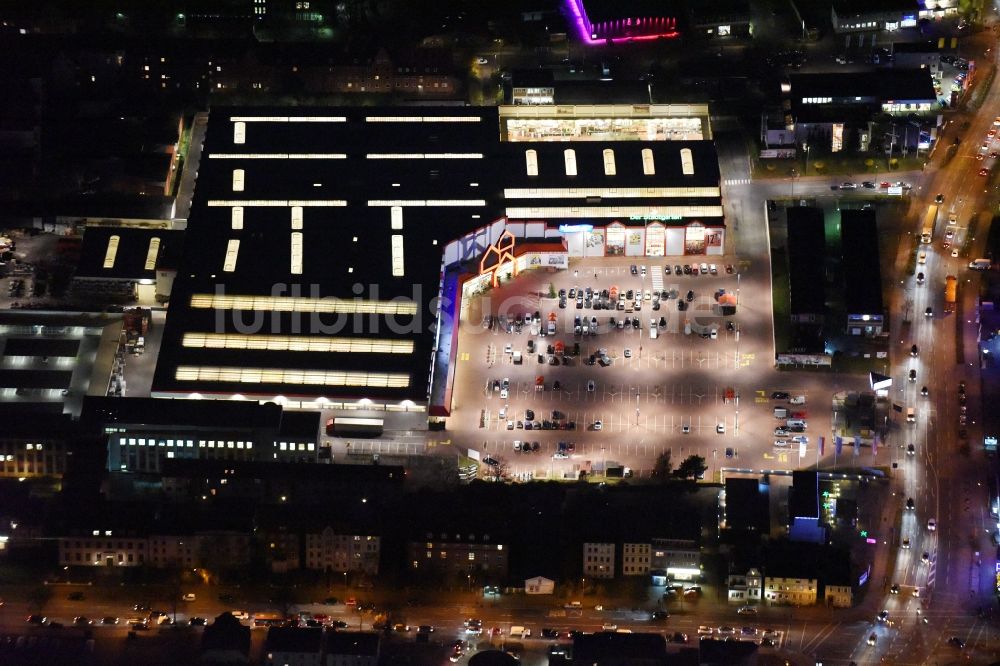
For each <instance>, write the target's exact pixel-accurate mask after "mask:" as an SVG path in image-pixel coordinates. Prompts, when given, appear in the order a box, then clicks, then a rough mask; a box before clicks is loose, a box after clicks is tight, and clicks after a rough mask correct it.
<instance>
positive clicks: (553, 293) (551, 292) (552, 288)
mask: <svg viewBox="0 0 1000 666" xmlns="http://www.w3.org/2000/svg"><path fill="white" fill-rule="evenodd" d="M555 297H556V288H555V286H553V284H552V283H551V282H549V298H555Z"/></svg>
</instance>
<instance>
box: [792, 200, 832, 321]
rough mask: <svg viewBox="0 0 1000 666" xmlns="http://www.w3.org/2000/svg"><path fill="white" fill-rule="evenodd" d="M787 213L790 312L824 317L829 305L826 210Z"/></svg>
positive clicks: (795, 209) (799, 208)
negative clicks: (827, 302) (824, 221)
mask: <svg viewBox="0 0 1000 666" xmlns="http://www.w3.org/2000/svg"><path fill="white" fill-rule="evenodd" d="M786 211H787V217H788V287H789V300H790V301H791V313H792V314H793V315H797V314H823V312H824V309H825V302H826V270H825V263H826V237H825V235H824V230H823V211H822V210H821V209H819V208H813V207H806V206H793V207H791V208H788V209H786Z"/></svg>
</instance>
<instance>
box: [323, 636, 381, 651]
mask: <svg viewBox="0 0 1000 666" xmlns="http://www.w3.org/2000/svg"><path fill="white" fill-rule="evenodd" d="M378 643H379V635H378V634H377V633H374V632H370V631H328V632H326V653H327V654H336V655H370V656H371V655H377V654H378Z"/></svg>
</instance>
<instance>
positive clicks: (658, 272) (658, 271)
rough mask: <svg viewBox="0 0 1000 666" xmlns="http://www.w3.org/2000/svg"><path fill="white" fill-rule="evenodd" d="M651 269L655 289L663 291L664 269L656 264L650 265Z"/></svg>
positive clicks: (655, 290)
mask: <svg viewBox="0 0 1000 666" xmlns="http://www.w3.org/2000/svg"><path fill="white" fill-rule="evenodd" d="M650 270H651V271H652V275H651V277H652V278H653V291H654V292H657V293H659V292H661V291H663V269H662V268H660V267H659V266H657V265H656V264H654V265H652V266H650Z"/></svg>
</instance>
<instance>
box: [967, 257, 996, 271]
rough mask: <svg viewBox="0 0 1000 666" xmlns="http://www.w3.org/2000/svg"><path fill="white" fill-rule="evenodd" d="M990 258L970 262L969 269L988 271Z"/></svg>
mask: <svg viewBox="0 0 1000 666" xmlns="http://www.w3.org/2000/svg"><path fill="white" fill-rule="evenodd" d="M990 263H991V262H990V260H989V259H976V260H974V261H970V262H969V269H971V270H974V271H988V270H989V269H990Z"/></svg>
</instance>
